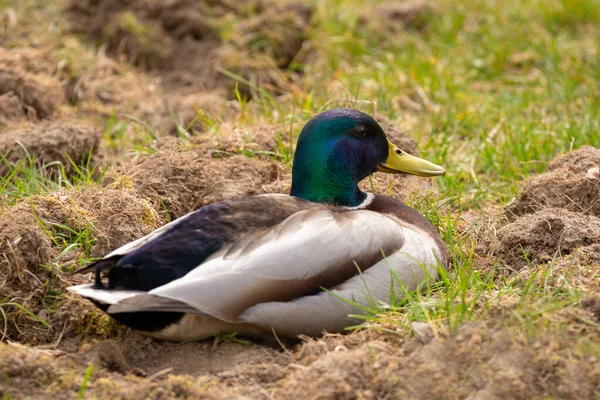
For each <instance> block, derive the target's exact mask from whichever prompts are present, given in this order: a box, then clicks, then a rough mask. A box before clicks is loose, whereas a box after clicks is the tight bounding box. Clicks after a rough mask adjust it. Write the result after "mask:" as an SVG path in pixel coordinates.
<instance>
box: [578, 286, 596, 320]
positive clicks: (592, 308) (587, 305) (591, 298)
mask: <svg viewBox="0 0 600 400" xmlns="http://www.w3.org/2000/svg"><path fill="white" fill-rule="evenodd" d="M581 307H583V308H584V309H586V310H587V311H589V313H590V314H592V317H593V318H594V320H595V321H596V322H599V323H600V292H596V293H591V294H589V295H587V296H585V297H583V298H582V299H581Z"/></svg>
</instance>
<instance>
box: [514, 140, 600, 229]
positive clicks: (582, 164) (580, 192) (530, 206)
mask: <svg viewBox="0 0 600 400" xmlns="http://www.w3.org/2000/svg"><path fill="white" fill-rule="evenodd" d="M598 167H600V150H599V149H595V148H593V147H589V146H584V147H582V148H581V149H579V150H576V151H573V152H571V153H568V154H565V155H563V156H560V157H557V158H556V159H555V160H554V161H552V162H551V163H550V165H549V171H548V172H545V173H543V174H541V175H538V176H535V177H533V178H530V179H528V180H527V181H526V182H525V184H524V185H523V188H522V190H521V193H519V195H518V196H517V198H516V199H515V200H514V201H513V202H512V203H510V204H509V205H508V206H507V207H506V210H507V212H508V213H509V217H511V216H512V217H514V216H519V215H524V214H527V213H532V212H535V211H537V210H540V209H542V208H545V207H557V208H564V209H567V210H570V211H576V212H581V213H585V214H589V215H595V216H598V215H600V180H599V179H596V178H595V175H594V173H593V171H594V168H598ZM590 171H592V172H591V173H590ZM511 214H512V215H511Z"/></svg>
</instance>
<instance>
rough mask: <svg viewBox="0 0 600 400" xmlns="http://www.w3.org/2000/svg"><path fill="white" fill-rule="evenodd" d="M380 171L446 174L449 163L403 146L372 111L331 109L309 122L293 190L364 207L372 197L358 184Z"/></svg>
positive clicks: (296, 159)
mask: <svg viewBox="0 0 600 400" xmlns="http://www.w3.org/2000/svg"><path fill="white" fill-rule="evenodd" d="M376 171H380V172H386V173H392V174H411V175H418V176H438V175H444V174H445V170H444V168H442V167H440V166H438V165H435V164H433V163H431V162H429V161H427V160H423V159H421V158H418V157H414V156H411V155H410V154H407V153H406V152H404V151H403V150H402V149H399V148H398V147H397V146H396V145H394V144H393V143H392V142H390V141H389V140H388V139H387V138H386V136H385V133H384V132H383V129H381V127H380V126H379V124H378V123H377V122H376V121H375V120H374V119H373V118H371V117H370V116H368V115H367V114H365V113H362V112H360V111H357V110H352V109H346V108H336V109H331V110H328V111H325V112H323V113H321V114H318V115H317V116H315V117H314V118H312V119H311V120H310V121H308V123H307V124H306V125H305V126H304V129H302V132H301V133H300V137H299V138H298V144H297V146H296V152H295V154H294V166H293V170H292V190H291V193H290V194H291V195H292V196H297V197H301V198H304V199H306V200H310V201H315V202H324V203H332V204H336V205H344V206H351V207H354V206H358V205H360V204H361V203H362V202H363V201H364V200H365V198H366V194H365V193H363V192H361V191H360V190H359V189H358V183H359V182H360V181H361V180H363V179H364V178H366V177H367V176H369V175H371V174H372V173H374V172H376Z"/></svg>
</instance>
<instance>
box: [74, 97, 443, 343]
mask: <svg viewBox="0 0 600 400" xmlns="http://www.w3.org/2000/svg"><path fill="white" fill-rule="evenodd" d="M376 171H381V172H386V173H400V174H413V175H418V176H424V177H428V176H437V175H443V174H444V173H445V171H444V169H443V168H442V167H440V166H438V165H435V164H433V163H431V162H429V161H426V160H423V159H420V158H418V157H414V156H411V155H409V154H407V153H405V152H404V151H402V150H401V149H399V148H398V147H396V146H395V145H394V144H392V143H391V142H390V141H389V140H388V139H387V138H386V135H385V133H384V131H383V129H382V128H381V127H380V126H379V124H378V123H377V122H376V121H375V120H374V119H373V118H371V117H370V116H368V115H367V114H364V113H362V112H359V111H357V110H352V109H331V110H328V111H325V112H323V113H321V114H318V115H317V116H315V117H314V118H312V119H311V120H310V121H309V122H308V123H307V124H306V125H305V126H304V128H303V130H302V132H301V133H300V136H299V138H298V144H297V147H296V152H295V155H294V162H293V168H292V187H291V193H290V195H289V196H288V195H282V194H267V195H259V196H255V197H247V198H239V199H234V200H228V201H222V202H218V203H213V204H210V205H207V206H204V207H202V208H200V209H198V210H196V211H193V212H191V213H189V214H187V215H185V216H183V217H181V218H179V219H177V220H175V221H172V222H170V223H168V224H166V225H165V226H163V227H161V228H159V229H157V230H155V231H154V232H152V233H150V234H149V235H147V236H145V237H142V238H140V239H137V240H135V241H133V242H131V243H128V244H126V245H124V246H122V247H121V248H118V249H117V250H115V251H113V252H112V253H110V254H108V255H106V257H104V258H103V259H101V260H99V261H97V262H95V263H93V264H91V265H89V266H87V267H85V268H83V269H82V270H81V272H88V271H89V272H91V271H95V282H94V283H92V284H87V285H79V286H73V287H71V288H69V289H70V290H71V291H73V292H75V293H78V294H79V295H81V296H83V297H86V298H88V299H90V300H91V301H92V302H94V304H96V305H97V306H98V307H99V308H101V309H102V310H104V311H105V312H106V313H108V314H109V315H110V316H111V317H113V318H114V319H115V320H117V321H119V322H121V323H123V324H125V325H127V326H129V327H131V328H133V329H137V330H140V331H143V332H144V333H146V334H147V335H149V336H152V337H155V338H159V339H164V340H171V341H183V340H189V339H200V338H206V337H210V336H214V335H216V334H218V333H225V332H237V333H239V334H242V335H247V336H265V335H272V332H273V331H274V332H275V333H276V334H277V335H281V336H287V337H294V336H296V335H299V334H306V335H314V336H317V335H320V334H322V333H323V332H324V331H328V332H340V331H343V330H344V329H345V328H346V327H348V326H350V325H353V324H356V322H357V320H356V319H355V318H353V316H352V315H356V314H360V313H362V312H363V310H364V309H365V307H369V306H372V305H373V302H387V301H389V299H390V294H391V292H396V296H397V297H401V296H402V295H403V293H405V292H404V291H405V290H414V289H415V288H416V287H417V286H418V285H420V284H422V283H424V282H425V281H427V280H429V279H431V280H434V279H436V278H437V272H438V267H439V266H440V265H441V266H442V267H446V265H447V258H446V251H445V247H444V244H443V242H442V240H441V239H440V237H439V235H438V234H437V232H436V231H435V229H434V228H433V226H432V225H431V224H430V223H429V221H428V220H427V219H426V218H425V217H424V216H422V215H420V214H419V213H418V212H416V211H415V210H413V209H411V208H409V207H407V206H406V205H404V204H403V203H401V202H398V201H396V200H393V199H391V198H389V197H386V196H382V195H375V194H373V193H364V192H362V191H361V190H360V189H359V188H358V183H359V182H360V181H361V180H362V179H364V178H366V177H367V176H369V175H371V174H372V173H374V172H376ZM105 273H106V275H107V277H104V274H105ZM400 282H401V283H400ZM357 305H358V306H357ZM360 306H365V307H360Z"/></svg>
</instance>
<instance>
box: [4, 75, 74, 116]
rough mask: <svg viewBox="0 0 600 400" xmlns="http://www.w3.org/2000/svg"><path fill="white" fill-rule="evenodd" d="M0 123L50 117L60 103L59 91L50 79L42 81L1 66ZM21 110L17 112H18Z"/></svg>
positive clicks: (60, 94) (61, 98)
mask: <svg viewBox="0 0 600 400" xmlns="http://www.w3.org/2000/svg"><path fill="white" fill-rule="evenodd" d="M0 96H2V97H1V98H0V105H5V106H7V108H4V107H1V108H0V123H6V122H13V121H18V120H21V119H32V120H37V119H45V118H50V117H51V116H52V115H53V114H54V112H55V111H56V109H57V104H59V103H60V102H62V100H63V97H62V92H61V91H60V89H59V86H58V85H57V84H53V82H52V79H51V78H50V77H46V80H45V81H44V82H42V81H41V79H39V78H35V77H33V76H29V75H27V74H25V73H22V72H20V71H18V70H17V71H15V70H12V69H8V68H6V67H2V66H0ZM19 108H20V113H19V112H18V110H19Z"/></svg>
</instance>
